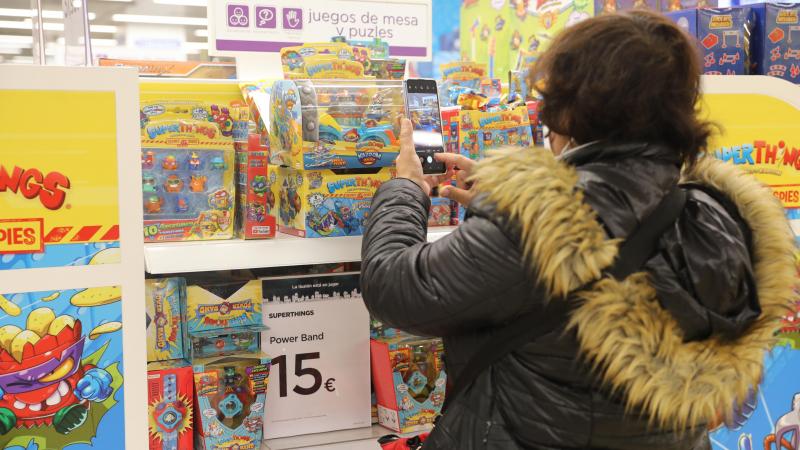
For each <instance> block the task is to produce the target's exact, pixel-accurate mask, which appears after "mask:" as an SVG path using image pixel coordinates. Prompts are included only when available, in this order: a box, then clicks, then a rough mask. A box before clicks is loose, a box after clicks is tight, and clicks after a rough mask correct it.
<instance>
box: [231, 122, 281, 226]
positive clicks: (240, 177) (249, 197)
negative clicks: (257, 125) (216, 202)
mask: <svg viewBox="0 0 800 450" xmlns="http://www.w3.org/2000/svg"><path fill="white" fill-rule="evenodd" d="M268 149H269V147H268V146H267V145H262V144H261V139H260V137H259V135H257V134H251V135H250V139H249V147H248V148H247V149H240V150H237V151H236V163H237V178H236V179H237V187H238V190H239V192H238V193H239V214H238V215H237V216H236V235H237V236H238V237H240V238H243V239H266V238H271V237H275V231H276V225H275V216H274V212H273V209H274V208H275V196H274V195H273V193H272V189H271V186H270V183H274V182H275V180H269V179H268V178H267V176H268V175H267V163H268V154H269V150H268Z"/></svg>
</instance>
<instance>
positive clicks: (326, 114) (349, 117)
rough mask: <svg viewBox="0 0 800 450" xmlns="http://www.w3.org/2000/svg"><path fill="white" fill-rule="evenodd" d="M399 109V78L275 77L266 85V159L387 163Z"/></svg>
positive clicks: (295, 163)
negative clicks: (269, 88) (269, 91)
mask: <svg viewBox="0 0 800 450" xmlns="http://www.w3.org/2000/svg"><path fill="white" fill-rule="evenodd" d="M404 108H405V107H404V104H403V85H402V83H401V82H395V81H391V82H389V81H363V80H353V81H341V80H334V81H330V80H326V81H321V80H302V81H301V80H296V81H290V80H279V81H277V82H275V84H274V85H273V86H272V97H271V105H270V120H269V121H270V139H271V141H270V147H271V154H270V163H272V164H278V165H282V166H287V167H293V168H295V169H306V170H308V169H354V168H368V167H387V166H391V165H392V164H393V163H394V160H395V158H396V157H397V153H398V152H399V150H400V147H399V142H398V135H399V132H400V130H399V129H398V128H397V126H398V125H397V124H399V121H398V120H397V119H398V118H399V117H402V116H403V112H404Z"/></svg>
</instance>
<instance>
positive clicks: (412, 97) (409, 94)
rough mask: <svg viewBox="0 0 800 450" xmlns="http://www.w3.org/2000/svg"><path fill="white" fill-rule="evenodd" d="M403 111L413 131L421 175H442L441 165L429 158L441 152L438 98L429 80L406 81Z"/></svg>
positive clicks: (442, 165)
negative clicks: (420, 164)
mask: <svg viewBox="0 0 800 450" xmlns="http://www.w3.org/2000/svg"><path fill="white" fill-rule="evenodd" d="M406 111H407V114H408V118H409V119H411V123H412V124H413V127H414V128H413V129H414V149H415V150H416V151H417V156H419V160H420V162H421V163H422V172H423V173H425V174H441V173H444V172H445V165H444V163H443V162H439V161H436V160H435V159H434V158H433V155H434V154H436V153H442V152H444V144H443V143H442V119H441V116H440V114H439V96H438V94H437V88H436V82H435V81H433V80H408V81H406Z"/></svg>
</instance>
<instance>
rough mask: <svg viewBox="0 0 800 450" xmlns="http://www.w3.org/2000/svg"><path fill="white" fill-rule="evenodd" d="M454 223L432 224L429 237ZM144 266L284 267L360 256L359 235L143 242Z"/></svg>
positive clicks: (175, 269) (168, 269)
mask: <svg viewBox="0 0 800 450" xmlns="http://www.w3.org/2000/svg"><path fill="white" fill-rule="evenodd" d="M453 228H454V227H439V228H432V229H431V230H430V231H429V232H428V241H430V242H433V241H435V240H437V239H440V238H441V237H442V236H446V235H447V234H449V233H450V232H451V231H452V230H453ZM144 255H145V268H146V270H147V272H148V273H151V274H165V273H187V272H206V271H215V270H238V269H255V268H260V267H286V266H301V265H307V264H327V263H336V262H351V261H360V260H361V237H360V236H352V237H350V236H348V237H337V238H319V239H303V238H298V237H295V236H288V235H285V234H278V236H277V237H276V238H275V239H269V240H256V241H244V240H240V239H233V240H227V241H202V242H171V243H155V244H146V245H145V246H144Z"/></svg>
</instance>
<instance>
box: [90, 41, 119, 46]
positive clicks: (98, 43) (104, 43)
mask: <svg viewBox="0 0 800 450" xmlns="http://www.w3.org/2000/svg"><path fill="white" fill-rule="evenodd" d="M118 44H119V42H117V40H116V39H92V45H93V46H96V47H116V46H117V45H118Z"/></svg>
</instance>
